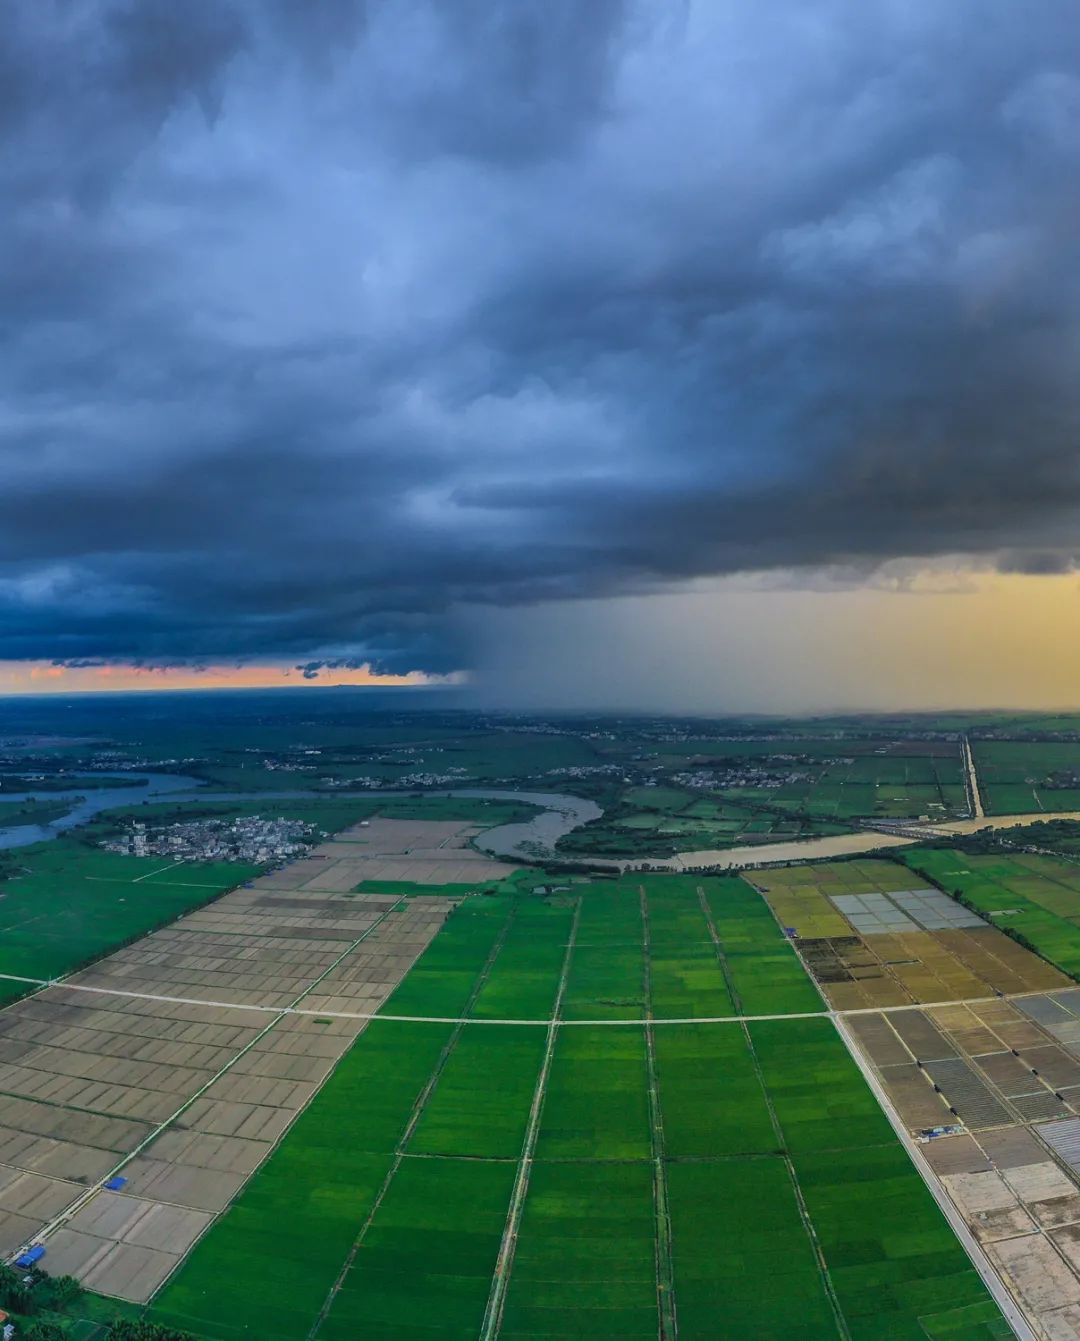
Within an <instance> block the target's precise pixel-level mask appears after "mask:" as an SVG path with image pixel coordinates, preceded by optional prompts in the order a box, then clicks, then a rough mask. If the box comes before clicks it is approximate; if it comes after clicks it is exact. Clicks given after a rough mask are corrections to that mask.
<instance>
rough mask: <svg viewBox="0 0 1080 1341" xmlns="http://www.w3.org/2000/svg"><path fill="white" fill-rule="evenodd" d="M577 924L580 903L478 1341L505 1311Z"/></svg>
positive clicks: (488, 1338) (495, 1329) (491, 1338)
mask: <svg viewBox="0 0 1080 1341" xmlns="http://www.w3.org/2000/svg"><path fill="white" fill-rule="evenodd" d="M580 921H581V900H580V899H578V901H577V904H576V906H575V908H574V920H573V922H572V923H571V925H570V935H569V937H568V938H567V942H566V953H565V955H564V956H563V962H562V971H561V973H560V974H559V985H558V988H557V989H556V992H555V1004H554V1013H553V1015H552V1018H551V1019H550V1020H549V1021H548V1031H547V1038H546V1039H545V1040H544V1056H543V1059H542V1061H541V1063H540V1070H539V1072H538V1073H537V1077H536V1085H535V1087H534V1089H533V1097H532V1104H531V1105H530V1108H529V1121H528V1124H527V1125H526V1128H525V1139H524V1141H523V1142H522V1146H521V1157H520V1159H519V1160H518V1167H517V1175H516V1177H515V1178H514V1189H513V1191H512V1193H511V1194H510V1206H509V1208H508V1210H507V1212H506V1224H505V1226H504V1228H503V1234H502V1241H501V1242H500V1244H499V1255H498V1258H497V1259H496V1262H495V1271H494V1273H493V1275H492V1277H491V1292H490V1294H489V1295H488V1301H487V1307H486V1308H485V1310H484V1320H483V1323H482V1324H481V1328H480V1341H495V1338H497V1337H498V1335H499V1332H500V1330H501V1329H502V1320H503V1311H504V1310H505V1308H506V1293H507V1290H508V1289H509V1288H510V1275H511V1272H512V1271H513V1269H514V1253H515V1251H516V1250H517V1238H518V1231H519V1229H520V1227H521V1212H522V1210H523V1209H524V1206H525V1198H526V1196H527V1195H528V1191H529V1176H530V1174H531V1172H532V1162H533V1158H534V1156H535V1153H536V1141H537V1137H538V1136H539V1134H540V1119H541V1118H542V1117H543V1114H544V1099H545V1097H546V1095H547V1084H548V1076H549V1075H550V1074H551V1059H552V1057H553V1056H554V1053H555V1039H556V1038H557V1037H558V1021H559V1015H560V1013H561V1011H562V1003H563V998H564V997H565V995H566V984H567V981H568V979H569V977H570V963H571V961H572V959H573V955H574V946H575V944H576V943H577V933H578V924H579V922H580Z"/></svg>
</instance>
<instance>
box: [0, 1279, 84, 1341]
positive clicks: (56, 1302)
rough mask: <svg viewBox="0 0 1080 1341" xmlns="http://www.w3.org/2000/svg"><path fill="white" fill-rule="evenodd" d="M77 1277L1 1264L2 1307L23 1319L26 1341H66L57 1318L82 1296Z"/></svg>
mask: <svg viewBox="0 0 1080 1341" xmlns="http://www.w3.org/2000/svg"><path fill="white" fill-rule="evenodd" d="M82 1292H83V1291H82V1286H81V1285H80V1284H79V1282H78V1281H77V1280H75V1278H74V1277H73V1276H50V1275H49V1273H48V1272H47V1271H41V1270H39V1269H38V1268H37V1267H26V1268H24V1267H12V1266H6V1265H3V1264H0V1305H2V1306H3V1307H4V1308H5V1309H6V1310H7V1311H8V1312H9V1313H12V1314H14V1315H15V1316H17V1317H18V1318H20V1319H23V1321H22V1322H21V1324H20V1326H19V1336H20V1338H23V1339H24V1341H63V1337H64V1329H63V1327H62V1326H61V1325H60V1323H59V1322H58V1321H57V1320H56V1318H55V1316H49V1315H50V1314H51V1315H55V1314H58V1313H63V1312H65V1311H66V1310H68V1309H70V1308H71V1306H72V1305H73V1304H75V1303H76V1302H77V1301H78V1300H79V1298H80V1297H81V1296H82Z"/></svg>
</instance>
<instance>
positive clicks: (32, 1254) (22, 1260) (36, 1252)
mask: <svg viewBox="0 0 1080 1341" xmlns="http://www.w3.org/2000/svg"><path fill="white" fill-rule="evenodd" d="M44 1256H45V1249H44V1248H43V1247H42V1246H41V1244H40V1243H38V1244H35V1246H34V1247H33V1248H27V1250H26V1252H24V1253H23V1254H22V1255H21V1256H20V1257H16V1259H15V1265H16V1266H23V1267H27V1266H33V1265H34V1263H35V1262H40V1261H41V1259H42V1258H43V1257H44Z"/></svg>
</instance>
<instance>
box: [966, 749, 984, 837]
mask: <svg viewBox="0 0 1080 1341" xmlns="http://www.w3.org/2000/svg"><path fill="white" fill-rule="evenodd" d="M961 749H962V750H963V753H964V773H965V776H966V777H967V791H968V801H969V802H970V804H971V817H972V819H982V818H983V817H984V816H985V814H986V811H985V810H984V809H983V803H982V797H981V796H980V794H979V775H978V774H977V773H976V772H975V756H974V755H973V754H972V752H971V742H970V741H969V740H968V738H967V736H965V737H964V738H963V741H962V742H961Z"/></svg>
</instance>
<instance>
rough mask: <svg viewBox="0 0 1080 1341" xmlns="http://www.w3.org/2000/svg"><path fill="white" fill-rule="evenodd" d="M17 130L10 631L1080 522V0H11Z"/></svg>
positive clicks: (584, 586) (190, 621)
mask: <svg viewBox="0 0 1080 1341" xmlns="http://www.w3.org/2000/svg"><path fill="white" fill-rule="evenodd" d="M0 135H2V137H3V139H2V160H0V173H2V180H0V189H2V193H3V195H2V198H3V202H4V205H3V209H2V210H0V338H2V340H3V352H2V357H0V424H2V435H0V658H3V659H12V660H15V659H24V658H25V659H33V660H35V661H39V662H40V661H46V662H51V661H66V662H75V663H80V662H91V663H98V662H102V661H104V662H117V661H121V662H123V661H131V660H139V661H142V662H144V663H158V662H164V663H171V662H191V661H195V662H199V661H206V662H213V663H214V664H219V663H223V662H229V663H232V664H235V663H236V662H237V661H245V660H252V661H259V662H261V661H273V662H275V663H278V664H281V665H288V666H307V667H308V668H309V673H310V674H316V673H318V670H319V668H320V666H321V665H322V664H323V663H326V662H330V663H340V662H355V663H361V662H369V663H371V664H372V665H373V666H374V667H375V668H376V669H377V670H378V671H381V672H401V673H403V672H406V671H428V672H437V673H444V672H448V671H453V670H459V669H463V668H469V667H473V666H476V665H479V664H481V663H483V662H485V659H487V662H488V663H489V671H488V673H489V674H490V673H491V667H493V666H494V665H495V662H493V661H491V642H492V631H494V630H500V629H502V630H506V629H511V628H520V627H521V625H520V622H519V621H520V618H522V617H527V612H528V611H529V610H531V609H533V608H534V605H535V603H537V602H541V603H542V611H543V612H544V616H545V619H546V620H548V623H547V625H546V627H547V628H548V629H549V631H550V636H551V638H552V639H553V642H550V643H549V644H548V654H549V656H551V655H555V656H558V655H559V649H558V640H559V638H560V637H562V636H565V637H566V638H571V637H574V636H578V635H580V631H581V622H580V619H579V617H578V616H577V615H576V614H575V613H574V612H575V611H576V610H579V609H584V608H588V609H590V610H596V609H598V608H600V609H603V608H607V609H608V610H609V611H610V613H611V618H610V620H609V621H608V624H609V626H610V627H611V628H612V629H614V628H615V627H616V626H617V625H618V623H619V620H620V618H622V617H623V616H621V615H620V614H619V612H624V614H625V612H626V611H627V610H628V609H629V608H631V607H629V606H628V605H627V603H626V601H625V600H624V599H617V598H626V597H631V598H636V597H639V596H642V595H647V596H649V597H650V599H651V600H653V601H655V600H661V601H662V600H665V599H670V600H671V601H673V602H676V603H677V602H679V601H680V600H682V599H683V597H682V596H681V595H680V593H681V592H683V591H684V589H685V584H687V583H692V584H696V585H695V589H700V584H701V583H702V582H703V581H704V582H709V581H712V580H715V579H721V580H723V579H725V578H728V577H729V576H730V575H732V574H745V573H748V572H750V573H761V572H765V573H772V574H773V575H774V580H777V581H779V582H781V584H783V585H786V586H787V588H788V589H789V590H790V591H793V592H794V591H797V590H799V589H800V588H802V589H805V588H806V587H807V586H810V587H818V588H819V587H820V586H821V584H822V583H824V584H825V586H828V585H829V584H835V583H836V582H837V581H839V582H840V585H841V586H844V587H845V588H847V589H849V590H850V589H858V588H860V587H863V588H865V589H866V590H874V591H877V592H878V593H879V594H880V593H881V592H882V584H881V582H880V580H879V577H878V576H877V574H878V573H879V571H880V566H881V565H882V564H885V565H886V566H888V565H890V564H893V565H895V563H896V562H897V561H903V562H904V563H906V564H907V565H908V566H909V567H911V568H912V569H918V568H925V567H927V566H933V565H934V564H936V563H942V562H943V563H947V564H948V565H950V566H951V567H953V568H955V567H956V565H957V563H958V562H959V563H960V564H961V565H965V566H969V567H984V568H987V569H995V568H996V569H1001V570H1005V571H1017V572H1022V573H1032V574H1045V573H1062V572H1067V571H1069V570H1070V569H1071V568H1072V566H1073V564H1074V561H1075V560H1076V559H1077V557H1078V556H1080V530H1078V527H1077V520H1078V508H1080V459H1078V452H1077V444H1078V438H1077V434H1078V427H1080V376H1078V370H1080V338H1078V335H1080V327H1078V317H1080V292H1078V288H1080V267H1078V265H1077V251H1076V239H1077V237H1078V236H1080V186H1078V182H1080V175H1078V171H1077V169H1078V166H1080V165H1078V156H1080V24H1078V23H1077V22H1076V8H1075V5H1074V4H1072V3H1070V2H1069V0H1028V3H1025V4H1022V5H1021V4H1017V3H1016V0H948V3H943V2H942V0H850V2H843V3H841V2H839V0H813V3H809V4H808V3H806V0H773V2H772V3H769V4H766V5H756V4H747V3H745V0H732V2H731V3H728V0H702V2H701V3H685V4H680V3H677V2H676V3H672V4H657V3H655V0H648V2H647V3H640V4H639V3H635V2H634V0H587V3H582V0H535V2H534V0H513V2H512V3H506V2H505V0H502V2H500V0H453V3H449V4H448V3H445V2H444V0H431V2H430V3H429V2H427V0H392V2H391V0H385V2H384V0H250V3H245V0H183V3H179V4H178V3H176V0H5V3H4V5H3V8H2V10H0ZM956 556H960V558H959V560H958V559H957V557H956ZM838 574H839V578H838V576H837V575H838ZM754 580H755V581H759V580H760V579H758V578H755V579H754ZM1032 581H1035V578H1032ZM665 593H668V594H669V595H667V596H665ZM1070 593H1071V594H1070V595H1069V597H1068V598H1067V599H1068V601H1070V602H1071V601H1075V600H1077V599H1080V598H1078V597H1077V595H1076V592H1075V589H1074V588H1071V587H1070ZM882 599H888V597H887V596H883V597H882ZM958 599H959V598H958ZM1064 599H1066V598H1064V597H1063V600H1064ZM583 600H584V601H587V602H588V603H589V604H588V606H587V607H584V606H580V605H579V603H580V602H581V601H583ZM597 602H601V603H603V602H611V604H610V605H609V606H607V607H604V606H603V604H601V606H599V607H598V606H597V604H596V603H597ZM568 603H569V604H568ZM633 608H634V609H636V610H637V614H636V615H634V616H633V618H634V619H636V620H640V618H641V611H642V610H647V609H650V608H651V609H657V608H659V607H657V606H655V605H652V606H649V605H646V606H638V607H633ZM687 608H689V607H685V606H683V607H680V606H678V605H677V604H676V605H671V606H669V607H667V609H668V610H669V611H674V610H676V609H687ZM560 610H562V611H564V612H565V620H564V621H563V624H562V625H560V623H559V617H558V612H559V611H560ZM1071 610H1072V606H1071V605H1069V607H1068V609H1067V611H1066V614H1067V615H1068V617H1069V618H1072V614H1071ZM552 611H555V615H554V616H553V615H552V613H551V612H552ZM521 612H525V615H522V613H521ZM627 618H629V616H627ZM515 621H518V622H515ZM660 625H663V626H664V628H665V629H666V627H667V625H666V624H665V623H664V621H663V620H661V621H660ZM560 627H561V628H562V629H563V633H562V634H560V632H559V629H560ZM658 627H659V625H658ZM575 629H576V630H578V633H577V634H575V632H574V631H575ZM664 636H667V634H666V633H665V635H664ZM496 660H498V659H496ZM529 664H530V665H533V664H534V662H533V658H532V656H531V655H530V661H529ZM483 669H484V667H483V665H481V671H482V672H483ZM526 670H527V668H526V669H522V668H521V667H520V666H519V667H518V672H519V673H518V679H519V680H520V679H521V676H522V675H525V674H526ZM503 671H504V672H505V674H506V676H507V677H508V678H509V679H513V678H514V673H513V672H512V668H508V667H506V666H505V665H503ZM526 678H527V677H526ZM533 687H534V688H535V685H534V686H533ZM571 697H572V694H571ZM721 697H722V694H721ZM954 697H955V695H954Z"/></svg>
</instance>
